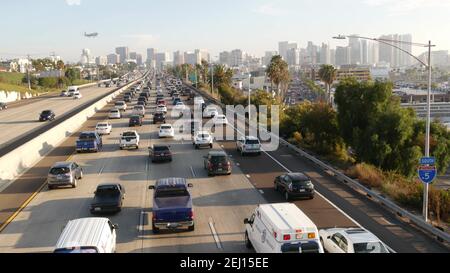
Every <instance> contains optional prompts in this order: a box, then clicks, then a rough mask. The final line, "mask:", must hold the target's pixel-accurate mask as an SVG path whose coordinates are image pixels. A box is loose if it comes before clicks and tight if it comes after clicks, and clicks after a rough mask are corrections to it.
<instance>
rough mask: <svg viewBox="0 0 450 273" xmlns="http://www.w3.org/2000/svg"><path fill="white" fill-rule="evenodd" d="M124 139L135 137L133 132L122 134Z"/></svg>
mask: <svg viewBox="0 0 450 273" xmlns="http://www.w3.org/2000/svg"><path fill="white" fill-rule="evenodd" d="M122 136H124V137H136V134H135V133H134V132H125V133H123V134H122Z"/></svg>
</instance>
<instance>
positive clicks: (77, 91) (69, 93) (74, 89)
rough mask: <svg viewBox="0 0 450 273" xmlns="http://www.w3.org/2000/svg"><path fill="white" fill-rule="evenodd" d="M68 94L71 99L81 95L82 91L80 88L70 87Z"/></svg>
mask: <svg viewBox="0 0 450 273" xmlns="http://www.w3.org/2000/svg"><path fill="white" fill-rule="evenodd" d="M67 93H68V96H69V97H73V96H74V95H75V94H79V93H80V89H79V88H78V86H69V87H68V88H67Z"/></svg>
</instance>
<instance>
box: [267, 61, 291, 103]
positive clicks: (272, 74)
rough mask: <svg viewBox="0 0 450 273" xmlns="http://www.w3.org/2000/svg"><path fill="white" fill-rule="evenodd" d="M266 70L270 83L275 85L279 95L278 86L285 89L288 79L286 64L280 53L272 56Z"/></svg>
mask: <svg viewBox="0 0 450 273" xmlns="http://www.w3.org/2000/svg"><path fill="white" fill-rule="evenodd" d="M266 72H267V76H268V77H269V79H270V81H271V83H275V85H276V86H277V95H280V94H279V92H280V86H282V89H283V90H285V89H286V87H287V85H288V83H289V80H290V75H289V67H288V64H287V63H286V62H285V61H284V60H283V59H282V57H281V56H280V55H276V56H273V57H272V60H271V61H270V64H269V66H268V67H267V70H266Z"/></svg>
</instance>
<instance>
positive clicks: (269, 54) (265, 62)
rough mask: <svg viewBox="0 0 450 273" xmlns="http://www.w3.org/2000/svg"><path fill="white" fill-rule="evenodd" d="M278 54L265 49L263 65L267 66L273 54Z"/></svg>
mask: <svg viewBox="0 0 450 273" xmlns="http://www.w3.org/2000/svg"><path fill="white" fill-rule="evenodd" d="M276 55H278V52H277V51H266V53H265V54H264V59H263V65H265V66H268V65H269V64H270V61H272V58H273V56H276Z"/></svg>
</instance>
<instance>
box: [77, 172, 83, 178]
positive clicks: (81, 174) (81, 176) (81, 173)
mask: <svg viewBox="0 0 450 273" xmlns="http://www.w3.org/2000/svg"><path fill="white" fill-rule="evenodd" d="M78 179H83V171H81V172H80V177H78Z"/></svg>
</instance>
